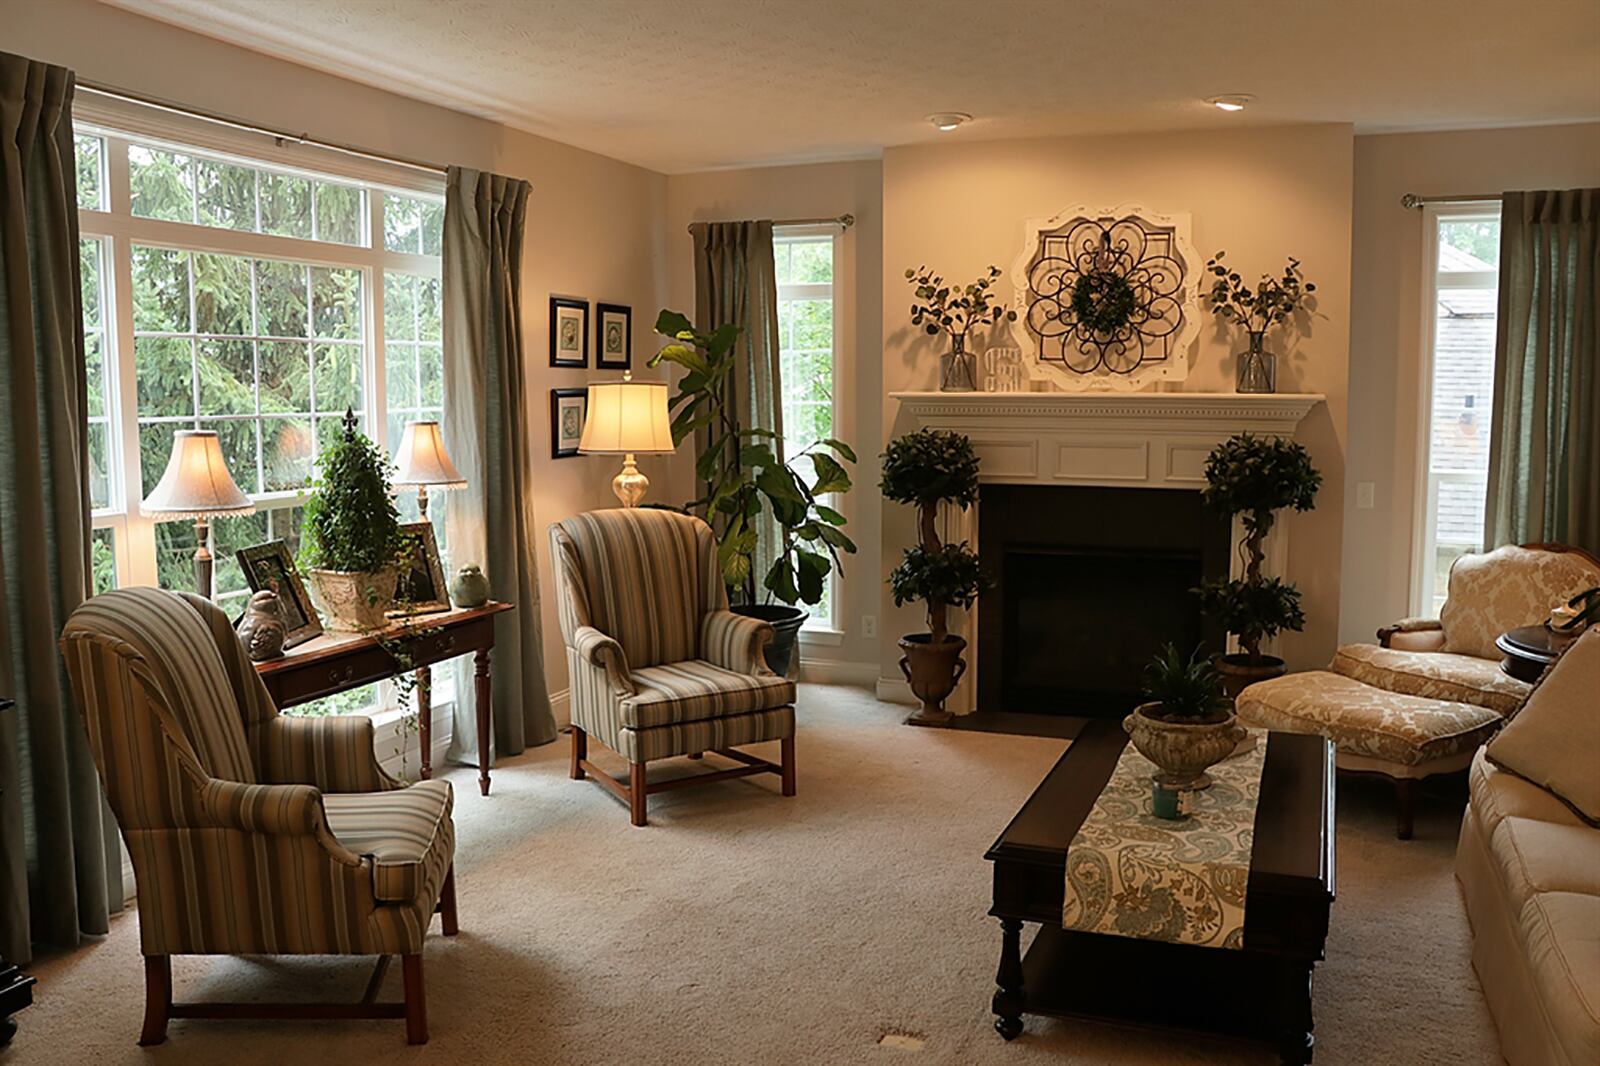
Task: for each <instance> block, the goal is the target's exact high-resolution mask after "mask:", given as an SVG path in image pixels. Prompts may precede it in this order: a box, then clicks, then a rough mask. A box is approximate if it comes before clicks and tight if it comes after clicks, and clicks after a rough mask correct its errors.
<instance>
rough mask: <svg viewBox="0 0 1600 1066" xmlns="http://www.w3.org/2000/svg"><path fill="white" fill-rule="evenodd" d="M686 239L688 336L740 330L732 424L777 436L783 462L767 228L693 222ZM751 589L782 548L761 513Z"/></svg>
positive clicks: (774, 284)
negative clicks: (691, 312) (690, 270)
mask: <svg viewBox="0 0 1600 1066" xmlns="http://www.w3.org/2000/svg"><path fill="white" fill-rule="evenodd" d="M689 232H690V233H691V234H692V235H693V236H694V303H695V316H694V322H695V328H697V329H699V330H700V331H702V332H704V333H710V332H711V331H712V330H715V329H716V328H718V327H719V326H723V325H726V324H728V323H730V322H731V323H733V324H734V325H737V326H739V327H741V328H740V332H739V340H738V342H737V344H736V346H735V349H734V352H735V366H734V377H735V385H736V390H737V391H736V395H737V397H738V412H739V424H740V425H741V426H743V427H744V428H746V429H765V430H770V431H772V432H773V433H776V434H778V439H777V441H776V447H775V451H776V452H777V455H778V458H779V459H780V460H781V459H782V458H783V381H782V376H781V374H780V372H779V347H778V281H777V269H776V265H775V263H774V261H773V256H772V223H771V222H770V221H755V222H696V223H694V224H693V225H691V226H690V227H689ZM756 538H757V539H756V552H755V559H754V564H755V574H756V589H757V596H758V598H759V596H760V594H761V579H762V578H763V577H765V576H766V573H767V570H768V569H769V568H770V567H771V566H772V564H773V561H774V560H775V559H776V558H777V555H778V551H779V548H780V546H781V544H782V541H781V539H780V538H781V533H780V532H779V529H778V523H777V522H776V521H775V520H774V519H773V517H772V513H771V511H763V512H762V516H761V522H760V525H758V526H757V528H756Z"/></svg>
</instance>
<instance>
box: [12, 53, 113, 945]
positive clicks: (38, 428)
mask: <svg viewBox="0 0 1600 1066" xmlns="http://www.w3.org/2000/svg"><path fill="white" fill-rule="evenodd" d="M72 93H73V76H72V72H71V71H69V70H66V69H65V68H62V67H53V66H48V65H46V64H44V63H36V62H34V61H32V60H28V59H24V58H22V57H21V56H14V55H8V54H6V53H3V52H0V605H3V610H0V696H12V697H14V698H15V699H16V701H17V705H16V707H15V708H14V709H12V710H11V711H7V712H0V790H3V791H0V950H3V951H4V953H5V956H6V958H7V959H8V960H9V961H11V962H25V961H27V960H28V959H29V958H31V957H32V949H31V944H32V943H38V944H41V945H42V944H49V945H53V946H72V945H75V944H76V943H77V942H78V940H79V938H80V936H81V935H82V934H84V933H104V932H105V931H106V918H107V915H108V912H109V911H110V909H111V908H112V906H113V905H116V906H119V907H120V905H121V901H122V867H121V862H120V861H119V859H118V854H119V853H118V851H117V847H116V827H115V825H114V824H113V822H112V820H111V818H110V816H109V814H107V813H106V807H105V800H104V798H103V796H102V794H101V791H100V782H99V779H98V777H97V776H96V774H95V768H94V760H93V758H92V757H91V755H90V753H89V747H88V741H87V738H86V737H85V735H84V731H83V723H82V720H81V719H80V718H79V716H78V712H77V708H76V707H75V706H74V705H73V702H72V690H71V688H70V687H69V684H68V681H67V676H66V671H65V666H64V664H63V662H62V659H61V655H60V652H59V651H58V650H57V648H56V639H57V638H58V637H59V636H60V634H61V627H62V626H63V625H64V624H65V622H66V620H67V615H69V614H71V613H72V610H73V608H75V607H77V606H78V604H80V603H82V602H83V600H84V598H85V596H86V595H87V592H88V587H89V586H88V580H89V573H90V570H89V478H88V472H89V449H88V403H89V386H88V371H87V369H86V366H85V363H84V348H83V318H82V306H81V304H82V290H81V288H80V278H79V272H78V205H77V185H76V169H75V163H74V158H73V150H72Z"/></svg>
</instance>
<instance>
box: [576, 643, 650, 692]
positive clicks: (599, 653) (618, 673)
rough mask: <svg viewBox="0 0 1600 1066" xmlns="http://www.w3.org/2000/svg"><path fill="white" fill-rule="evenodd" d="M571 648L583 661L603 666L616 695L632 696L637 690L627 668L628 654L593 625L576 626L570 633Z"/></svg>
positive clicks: (637, 687)
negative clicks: (574, 630)
mask: <svg viewBox="0 0 1600 1066" xmlns="http://www.w3.org/2000/svg"><path fill="white" fill-rule="evenodd" d="M572 650H573V651H575V652H577V653H578V655H579V657H581V658H582V659H583V661H584V662H587V663H592V664H593V665H595V666H599V667H603V668H604V669H605V672H606V679H607V681H609V682H610V684H611V690H612V691H613V692H615V693H616V694H617V695H618V696H632V695H634V694H636V693H637V692H638V691H639V686H637V685H635V684H634V683H633V674H632V673H630V672H629V670H628V655H627V653H626V652H624V651H623V650H622V645H621V644H618V643H617V642H616V641H615V640H614V639H612V638H611V637H608V636H606V635H605V634H604V633H602V632H600V631H599V630H598V629H596V628H595V627H594V626H579V627H578V628H577V630H576V632H574V633H573V634H572Z"/></svg>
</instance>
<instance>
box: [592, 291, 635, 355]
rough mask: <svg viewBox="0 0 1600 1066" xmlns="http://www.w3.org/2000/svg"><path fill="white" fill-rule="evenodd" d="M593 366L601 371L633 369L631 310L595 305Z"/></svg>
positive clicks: (616, 305) (629, 308)
mask: <svg viewBox="0 0 1600 1066" xmlns="http://www.w3.org/2000/svg"><path fill="white" fill-rule="evenodd" d="M594 310H595V315H596V316H597V317H598V318H599V323H598V325H596V327H595V346H594V349H595V355H594V365H595V366H596V367H598V368H599V369H601V370H632V369H633V308H631V307H624V306H623V305H622V304H595V305H594Z"/></svg>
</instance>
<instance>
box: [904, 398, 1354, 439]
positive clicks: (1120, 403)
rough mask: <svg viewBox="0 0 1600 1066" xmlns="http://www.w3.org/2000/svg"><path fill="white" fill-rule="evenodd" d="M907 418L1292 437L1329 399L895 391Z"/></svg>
mask: <svg viewBox="0 0 1600 1066" xmlns="http://www.w3.org/2000/svg"><path fill="white" fill-rule="evenodd" d="M889 395H890V396H891V397H893V398H894V399H896V400H898V401H899V402H900V404H901V406H902V407H903V408H904V409H905V410H906V411H907V413H909V414H911V415H912V416H914V417H915V418H916V419H917V420H918V421H920V422H923V423H924V424H930V425H934V424H942V423H944V422H946V421H947V420H955V421H960V422H962V423H967V424H970V423H972V422H974V421H977V422H982V421H987V420H989V419H994V420H996V423H997V424H1004V425H1008V426H1013V427H1015V426H1016V425H1017V424H1018V422H1019V420H1021V421H1025V422H1028V423H1032V424H1039V423H1040V422H1042V421H1044V422H1056V423H1057V424H1062V425H1072V424H1077V425H1081V424H1083V422H1085V421H1088V420H1095V421H1097V422H1099V421H1101V420H1108V421H1113V422H1123V423H1124V424H1125V427H1126V429H1128V430H1130V431H1134V430H1136V429H1138V428H1141V427H1144V426H1148V425H1149V424H1150V423H1151V422H1161V423H1168V424H1171V425H1172V427H1173V428H1175V429H1176V428H1178V427H1179V426H1182V425H1184V424H1186V423H1187V424H1194V425H1196V427H1197V428H1198V427H1199V426H1203V425H1206V424H1210V425H1213V426H1222V425H1230V426H1235V427H1237V428H1241V429H1246V428H1252V429H1260V430H1261V431H1264V432H1276V433H1293V432H1294V428H1295V426H1297V425H1298V424H1299V423H1300V421H1301V419H1303V418H1305V416H1306V415H1307V414H1309V413H1310V412H1311V409H1312V408H1313V407H1315V406H1316V405H1317V404H1319V403H1321V402H1322V401H1323V400H1324V399H1325V397H1324V396H1323V395H1322V394H1321V393H1312V392H1274V393H1237V392H892V393H890V394H889Z"/></svg>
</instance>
